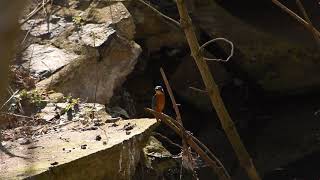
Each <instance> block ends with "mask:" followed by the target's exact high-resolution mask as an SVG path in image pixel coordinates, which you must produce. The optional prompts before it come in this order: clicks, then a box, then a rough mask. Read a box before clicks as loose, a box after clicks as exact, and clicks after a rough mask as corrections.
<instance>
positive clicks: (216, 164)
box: [145, 108, 231, 180]
mask: <svg viewBox="0 0 320 180" xmlns="http://www.w3.org/2000/svg"><path fill="white" fill-rule="evenodd" d="M145 110H146V111H147V112H149V113H152V114H153V115H154V116H155V117H156V118H157V119H161V121H162V122H164V123H165V124H166V125H167V126H169V127H170V128H171V129H173V130H174V131H175V132H176V133H177V134H178V135H179V136H181V137H182V136H183V135H184V136H185V137H186V142H187V143H188V145H189V146H190V147H191V148H192V149H193V150H194V151H195V152H196V153H198V154H199V156H200V157H201V158H202V159H203V160H204V161H205V162H206V163H208V164H209V165H210V167H211V168H212V169H213V170H214V172H215V173H216V174H217V176H218V178H219V179H220V180H231V177H230V175H229V173H228V172H227V170H226V169H225V167H224V166H223V164H222V163H221V162H220V161H219V159H218V158H217V157H216V156H214V155H213V153H211V152H210V150H209V149H208V148H207V147H205V145H203V144H202V143H201V142H200V141H199V140H198V139H197V138H195V137H194V136H193V135H192V134H191V133H187V132H186V131H185V130H183V127H182V125H181V124H179V123H178V122H177V121H176V120H174V119H173V118H171V117H170V116H168V115H166V114H164V113H159V112H156V111H154V110H152V109H149V108H145ZM199 143H200V144H199ZM199 145H200V146H202V147H205V148H203V149H205V151H204V150H203V149H202V148H201V147H199ZM206 151H207V153H208V154H209V155H210V156H211V157H210V156H209V155H208V154H207V153H206Z"/></svg>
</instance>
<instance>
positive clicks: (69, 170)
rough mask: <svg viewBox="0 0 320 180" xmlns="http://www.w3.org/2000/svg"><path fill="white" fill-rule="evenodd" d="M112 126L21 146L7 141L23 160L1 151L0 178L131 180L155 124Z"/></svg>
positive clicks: (61, 134)
mask: <svg viewBox="0 0 320 180" xmlns="http://www.w3.org/2000/svg"><path fill="white" fill-rule="evenodd" d="M112 124H113V123H110V124H106V125H103V126H100V127H99V129H97V130H88V131H75V130H60V132H56V133H49V134H46V135H43V136H42V137H39V138H37V141H32V142H31V143H30V144H27V145H23V146H21V145H20V144H19V143H18V142H6V144H5V148H7V149H8V150H9V151H10V152H11V153H13V154H15V155H20V156H22V157H26V159H23V158H19V157H12V158H10V157H9V156H7V155H6V154H3V152H2V151H0V157H1V168H0V179H8V180H9V179H24V178H31V179H116V180H121V179H123V180H125V179H131V178H132V176H133V175H134V172H135V169H136V166H137V164H138V163H139V161H140V156H141V151H142V148H143V147H144V145H145V143H146V142H147V140H148V138H149V136H150V133H151V132H152V130H153V129H154V128H155V127H156V125H157V121H156V119H131V120H127V121H119V122H117V123H116V124H115V125H112ZM70 126H71V127H72V126H74V127H77V126H79V124H77V123H76V124H73V125H70ZM106 132H107V133H106ZM98 136H99V137H100V138H97V137H98ZM18 147H19V148H18Z"/></svg>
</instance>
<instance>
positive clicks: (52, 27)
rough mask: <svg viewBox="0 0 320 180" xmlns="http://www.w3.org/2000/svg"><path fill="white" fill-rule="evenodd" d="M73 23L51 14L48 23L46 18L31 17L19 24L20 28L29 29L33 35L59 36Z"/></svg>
mask: <svg viewBox="0 0 320 180" xmlns="http://www.w3.org/2000/svg"><path fill="white" fill-rule="evenodd" d="M72 24H73V23H70V22H67V21H66V20H65V19H64V18H62V17H58V16H55V15H52V16H51V18H50V21H49V23H48V22H47V21H46V19H43V18H40V19H31V20H28V21H27V22H26V23H24V24H23V25H22V26H21V29H22V30H25V31H30V32H29V33H30V34H31V35H32V36H35V37H43V36H47V37H49V38H53V37H56V36H59V35H60V34H61V33H62V32H63V31H64V30H65V29H66V28H67V27H68V26H71V25H72Z"/></svg>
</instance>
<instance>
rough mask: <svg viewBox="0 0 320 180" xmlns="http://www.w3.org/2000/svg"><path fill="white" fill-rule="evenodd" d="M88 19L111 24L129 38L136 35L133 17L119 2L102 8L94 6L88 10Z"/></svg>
mask: <svg viewBox="0 0 320 180" xmlns="http://www.w3.org/2000/svg"><path fill="white" fill-rule="evenodd" d="M87 21H89V22H93V23H107V24H111V26H113V27H114V28H115V29H116V30H117V33H118V34H119V35H121V36H123V37H125V38H127V39H129V40H132V39H133V38H134V35H135V24H134V22H133V17H132V16H131V14H130V13H129V11H128V10H127V9H126V7H125V6H124V5H123V4H122V3H120V2H118V3H114V4H112V5H110V6H106V7H101V8H98V7H97V8H92V9H90V10H88V16H87Z"/></svg>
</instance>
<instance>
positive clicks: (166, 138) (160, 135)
mask: <svg viewBox="0 0 320 180" xmlns="http://www.w3.org/2000/svg"><path fill="white" fill-rule="evenodd" d="M152 135H156V136H159V137H161V138H162V139H164V140H166V141H167V142H168V143H170V144H171V145H172V146H175V147H177V148H179V149H182V146H180V145H179V144H177V143H175V142H173V141H172V140H171V139H169V138H168V137H166V136H164V135H163V134H160V133H156V132H154V133H152Z"/></svg>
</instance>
